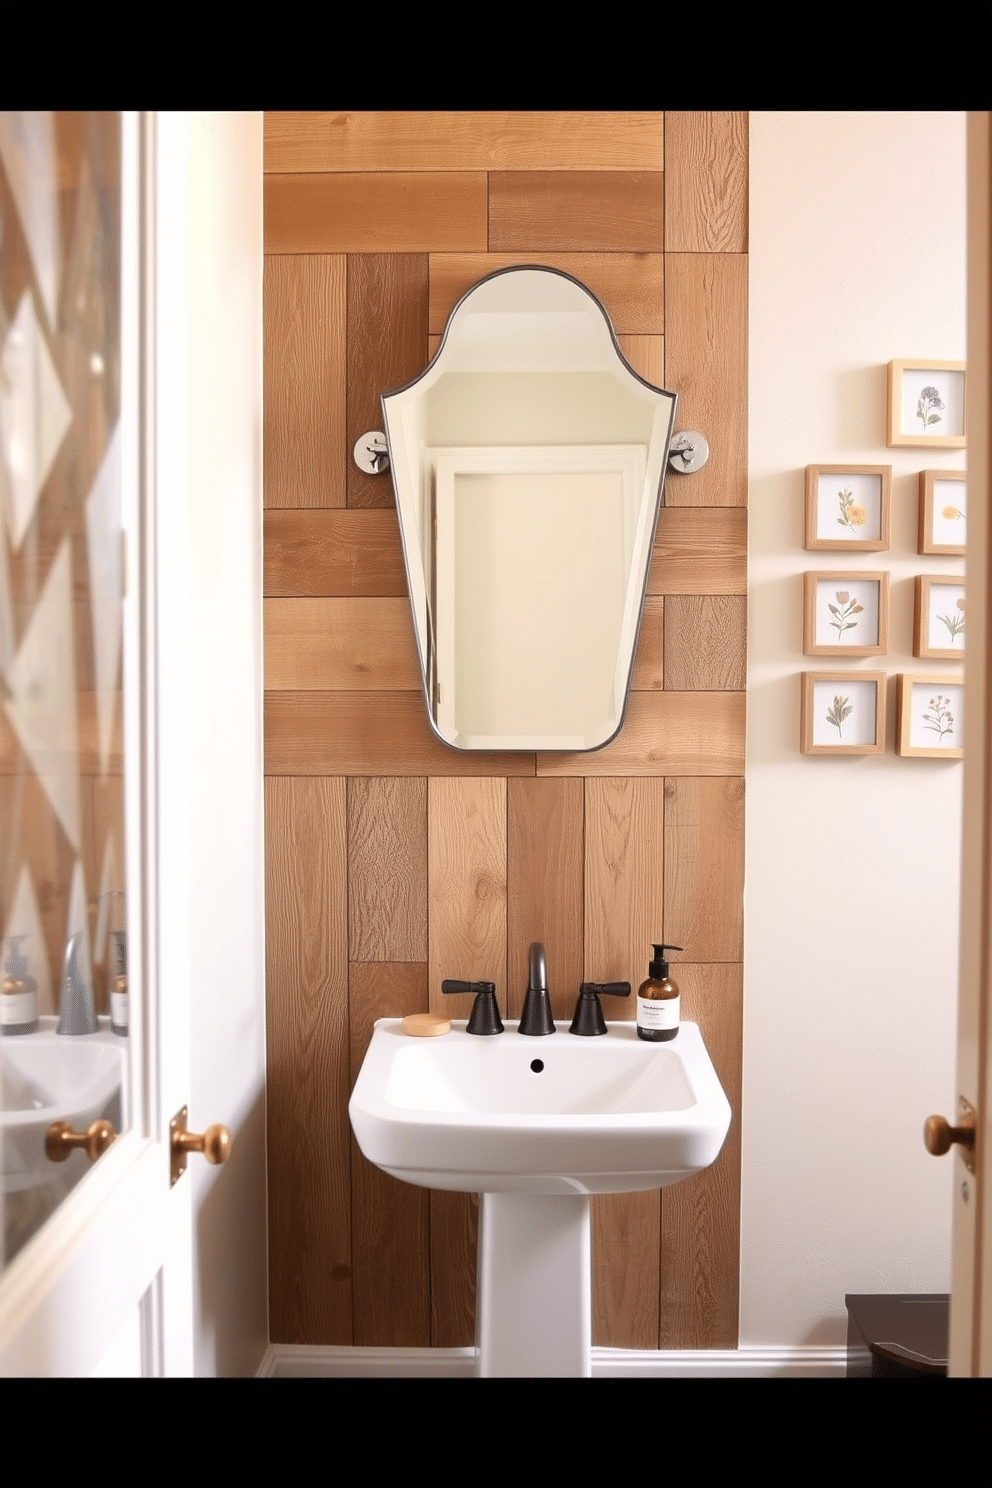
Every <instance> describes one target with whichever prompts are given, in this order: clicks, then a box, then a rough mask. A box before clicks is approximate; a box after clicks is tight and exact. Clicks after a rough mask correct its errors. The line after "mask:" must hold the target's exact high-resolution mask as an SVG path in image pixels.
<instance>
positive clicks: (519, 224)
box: [489, 170, 665, 253]
mask: <svg viewBox="0 0 992 1488" xmlns="http://www.w3.org/2000/svg"><path fill="white" fill-rule="evenodd" d="M664 199H665V191H664V177H663V175H662V174H661V172H660V171H623V172H619V171H551V170H538V171H492V172H491V173H490V176H489V248H490V251H491V252H493V253H515V252H516V253H519V252H525V253H531V252H535V251H538V252H546V253H554V252H556V251H557V252H559V253H567V252H571V253H576V252H578V253H660V252H661V250H662V248H663V246H664Z"/></svg>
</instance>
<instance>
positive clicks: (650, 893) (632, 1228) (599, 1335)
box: [585, 777, 665, 1348]
mask: <svg viewBox="0 0 992 1488" xmlns="http://www.w3.org/2000/svg"><path fill="white" fill-rule="evenodd" d="M585 790H586V862H585V885H586V890H585V899H586V929H585V944H586V955H585V978H586V980H588V981H596V982H600V981H603V982H605V981H629V982H630V983H631V997H630V999H629V1000H628V1001H626V1002H622V1001H620V1000H619V999H617V1000H615V1001H614V1000H612V999H607V1000H606V1003H607V1005H606V1008H605V1011H606V1016H607V1018H630V1017H633V1016H634V1014H635V1012H636V1007H635V1005H634V1002H633V998H634V996H635V994H636V990H637V987H638V986H639V985H640V983H641V982H642V981H643V979H644V977H645V975H646V974H647V963H648V961H649V960H650V958H651V944H652V942H653V941H654V940H656V939H657V938H658V937H659V936H660V934H661V924H660V919H661V914H662V907H663V903H664V840H665V832H664V824H665V791H664V781H663V780H649V779H630V778H627V779H614V778H610V777H605V778H600V779H587V780H586V782H585ZM642 968H643V970H642ZM592 1208H593V1340H594V1342H595V1343H597V1344H600V1345H602V1346H604V1347H614V1348H657V1347H658V1315H659V1314H658V1303H657V1299H658V1297H659V1285H660V1244H661V1240H660V1224H661V1204H660V1199H659V1195H658V1194H657V1193H634V1194H600V1195H597V1196H596V1198H595V1199H594V1200H593V1206H592Z"/></svg>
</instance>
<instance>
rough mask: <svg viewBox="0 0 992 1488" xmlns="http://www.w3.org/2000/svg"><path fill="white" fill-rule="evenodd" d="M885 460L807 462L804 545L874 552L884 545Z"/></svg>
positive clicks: (888, 486) (888, 479)
mask: <svg viewBox="0 0 992 1488" xmlns="http://www.w3.org/2000/svg"><path fill="white" fill-rule="evenodd" d="M891 493H892V466H891V465H807V466H806V547H807V548H808V549H810V550H814V551H817V550H819V551H831V552H839V551H841V550H842V549H848V550H849V551H853V552H856V553H877V552H880V551H881V550H882V549H884V548H887V547H888V546H889V507H890V497H891Z"/></svg>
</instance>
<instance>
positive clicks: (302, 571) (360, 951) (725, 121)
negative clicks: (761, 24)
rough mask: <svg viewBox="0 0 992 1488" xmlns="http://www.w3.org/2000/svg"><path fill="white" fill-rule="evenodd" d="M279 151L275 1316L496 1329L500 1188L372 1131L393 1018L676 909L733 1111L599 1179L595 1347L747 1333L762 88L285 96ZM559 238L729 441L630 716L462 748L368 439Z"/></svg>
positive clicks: (602, 951) (596, 952) (656, 365)
mask: <svg viewBox="0 0 992 1488" xmlns="http://www.w3.org/2000/svg"><path fill="white" fill-rule="evenodd" d="M265 172H266V175H265V249H266V260H265V336H266V343H265V508H266V510H265V682H266V712H265V759H266V777H267V779H266V855H267V885H268V890H267V903H266V925H267V950H266V962H267V969H266V975H267V998H268V1060H269V1098H268V1131H269V1138H268V1140H269V1216H270V1219H269V1222H270V1250H269V1255H270V1309H271V1319H270V1322H271V1337H272V1339H273V1341H274V1342H280V1343H310V1344H364V1345H379V1346H424V1345H434V1346H458V1345H466V1344H471V1343H472V1342H473V1339H474V1296H475V1233H476V1218H477V1212H478V1210H477V1202H476V1201H474V1200H473V1198H472V1197H471V1196H468V1195H461V1194H443V1193H428V1192H427V1191H426V1190H421V1189H417V1188H413V1187H410V1186H408V1185H405V1184H402V1183H398V1182H396V1181H395V1180H393V1179H391V1178H389V1177H387V1176H386V1175H385V1174H383V1173H381V1172H379V1171H378V1170H377V1169H376V1168H374V1167H372V1166H370V1165H369V1164H368V1163H367V1162H366V1161H365V1159H364V1158H363V1157H362V1156H361V1154H360V1152H359V1151H358V1148H357V1146H356V1145H355V1143H354V1140H353V1138H352V1136H351V1130H350V1126H349V1123H348V1113H347V1103H348V1096H349V1091H350V1088H351V1084H352V1082H353V1081H354V1079H355V1077H356V1074H357V1071H358V1068H359V1066H360V1064H361V1060H362V1057H363V1055H364V1052H365V1049H366V1047H367V1044H368V1040H369V1037H370V1035H371V1029H372V1024H373V1022H374V1020H375V1019H376V1018H377V1017H384V1016H398V1015H402V1014H405V1013H408V1012H413V1011H418V1010H426V1009H427V1008H428V1007H437V1006H438V1005H439V1003H440V1001H441V998H440V981H441V978H442V977H444V976H459V977H470V978H473V979H479V978H487V979H491V980H493V981H495V982H496V983H497V985H498V988H499V998H500V1005H501V1007H502V1008H503V1009H504V1011H505V1014H506V1015H508V1016H509V1017H515V1016H519V1012H520V1008H521V1005H522V1001H523V993H524V991H525V989H526V977H527V948H528V945H529V943H530V941H531V940H543V941H544V943H545V945H546V947H547V952H548V967H549V973H550V982H551V987H552V997H553V1003H554V1008H555V1015H556V1017H559V1018H568V1017H571V1013H572V1009H573V1005H574V1001H575V996H576V992H577V989H578V985H579V983H580V981H582V980H583V979H585V978H588V979H589V980H597V981H606V980H613V979H619V978H624V979H629V980H630V981H632V982H633V983H634V984H635V985H636V984H637V983H638V982H639V981H641V980H642V979H643V977H644V976H645V975H646V971H647V963H648V960H649V958H650V954H651V944H652V942H653V941H655V940H658V939H660V938H661V937H662V936H664V938H665V940H666V941H672V942H675V943H676V944H680V945H682V946H684V947H685V952H684V954H683V955H682V956H680V957H678V958H677V962H678V970H677V972H676V973H675V975H676V976H677V977H678V980H679V981H680V983H681V986H682V994H683V1009H684V1016H685V1017H686V1018H691V1019H695V1020H697V1021H698V1022H699V1023H700V1025H701V1027H702V1030H703V1035H704V1037H705V1039H706V1043H707V1046H708V1047H709V1049H710V1051H711V1052H712V1055H713V1059H714V1061H715V1063H716V1066H717V1069H718V1071H719V1074H720V1078H721V1080H722V1081H723V1085H724V1088H725V1089H726V1091H727V1094H728V1096H729V1098H730V1102H731V1105H732V1106H733V1110H734V1120H733V1125H732V1127H731V1131H730V1135H729V1137H728V1139H727V1142H726V1145H725V1147H724V1149H723V1152H722V1153H721V1155H720V1157H719V1159H718V1160H717V1162H716V1163H715V1164H714V1165H713V1167H712V1168H710V1169H709V1170H708V1171H707V1172H705V1173H702V1174H700V1175H698V1176H697V1177H695V1178H693V1179H691V1180H689V1181H687V1182H685V1183H682V1184H680V1185H676V1186H675V1187H673V1188H669V1189H665V1190H664V1191H663V1192H662V1193H660V1194H659V1193H647V1194H630V1195H616V1196H607V1197H603V1198H600V1199H597V1200H596V1201H595V1204H594V1235H593V1243H594V1258H593V1263H594V1285H595V1299H594V1342H595V1343H596V1344H601V1345H612V1346H617V1347H628V1348H640V1349H656V1348H727V1347H731V1348H733V1347H736V1345H737V1339H738V1252H739V1236H740V1222H739V1219H740V1215H739V1210H740V1115H741V1112H740V1088H741V1080H740V1069H741V999H742V955H743V914H742V905H743V874H744V799H743V790H744V781H743V772H744V686H745V627H746V594H747V558H746V552H747V532H746V510H745V507H746V499H747V494H746V493H747V485H746V481H747V464H746V433H747V393H746V387H747V384H746V367H747V324H746V315H747V116H746V115H744V114H737V113H723V114H716V113H661V112H658V113H628V114H620V113H588V114H583V113H573V114H567V115H561V114H554V113H543V114H542V113H455V114H449V113H430V112H422V113H409V114H408V113H296V114H289V113H284V114H272V115H268V116H267V118H266V125H265ZM528 262H531V263H533V262H537V263H546V264H551V265H554V266H558V267H561V268H564V269H566V270H567V271H568V272H570V273H572V274H575V275H576V276H577V277H578V278H579V279H581V280H583V281H584V282H585V283H586V284H588V285H589V287H590V288H591V289H592V290H593V291H594V292H595V293H596V294H597V295H598V296H599V297H600V298H601V299H602V301H603V303H604V304H605V306H606V309H607V311H608V312H609V314H610V316H611V318H612V321H613V324H614V327H615V329H616V332H617V335H618V337H619V340H620V343H621V346H622V348H623V350H624V353H625V355H626V356H627V358H628V359H629V360H630V362H631V364H632V365H633V366H634V367H635V368H636V370H638V371H639V372H641V374H642V375H643V376H645V377H647V378H648V379H649V380H651V381H653V382H655V383H658V384H659V385H661V386H663V387H667V388H671V389H672V390H673V391H675V392H677V393H678V394H679V397H680V407H679V416H678V425H679V427H681V428H697V429H702V430H703V431H704V432H705V433H706V435H707V437H708V439H709V441H710V447H711V450H712V455H711V459H710V461H709V464H708V465H707V466H706V468H705V469H704V470H702V471H701V472H699V473H698V474H696V475H694V476H691V477H681V478H680V477H678V476H669V478H668V482H667V487H666V505H665V508H664V510H663V511H662V513H661V520H660V522H659V527H658V534H657V541H656V545H655V552H654V558H653V562H652V566H651V576H650V581H649V595H648V601H647V609H646V614H645V620H644V625H643V627H642V633H641V638H640V645H639V650H638V656H637V661H636V667H635V673H634V681H633V691H632V695H631V700H630V706H629V710H628V714H627V721H626V723H625V725H624V728H623V730H622V732H621V733H620V735H619V737H618V738H617V740H616V741H615V742H614V743H613V744H611V745H609V746H608V747H607V748H606V749H604V750H602V751H600V752H598V753H595V754H547V755H545V754H540V755H536V756H535V755H534V754H524V755H520V754H459V753H457V752H454V751H451V750H448V749H446V748H445V747H444V746H443V745H441V744H439V743H438V742H437V740H436V739H435V738H434V736H433V734H432V733H431V731H430V728H429V727H428V723H427V718H426V714H425V709H424V704H423V701H422V697H421V692H420V683H419V678H418V673H417V667H416V658H415V652H414V645H413V636H412V625H411V622H410V618H409V614H408V611H407V603H406V597H405V595H406V589H405V579H404V570H403V561H402V554H401V550H400V541H399V532H398V527H397V522H396V516H395V507H394V500H393V492H392V486H391V483H390V481H389V478H388V477H378V478H376V477H370V476H366V475H363V474H362V472H361V471H359V470H358V469H357V468H356V467H355V465H354V463H353V461H352V459H351V449H352V446H353V444H354V442H355V440H356V439H357V438H358V436H359V435H360V434H361V433H363V432H364V431H365V430H367V429H374V428H381V427H382V417H381V411H380V408H379V401H378V400H379V395H380V393H382V392H384V391H387V390H388V389H390V388H392V387H396V386H399V385H400V384H402V383H404V382H407V381H408V380H409V379H411V378H412V377H414V376H415V375H416V374H417V373H419V372H420V371H421V370H422V369H423V367H424V366H425V365H426V363H427V361H428V358H429V356H430V355H431V353H432V352H433V350H434V349H435V348H436V346H437V344H438V339H439V337H440V334H441V332H442V331H443V328H444V324H445V320H446V318H447V315H448V313H449V311H450V310H451V308H452V306H453V305H454V303H455V301H456V300H457V298H458V296H459V295H460V294H461V293H462V292H463V291H464V290H465V289H467V288H468V287H469V286H470V285H471V284H473V283H474V282H475V281H476V280H477V279H479V278H481V277H482V276H483V275H484V274H487V273H489V272H490V271H491V270H493V269H494V268H497V267H500V266H502V265H505V264H512V263H528ZM444 1002H445V1005H446V1011H448V1012H451V1013H453V1014H454V1015H455V1016H458V1017H465V1016H467V1014H468V1005H469V1000H468V999H458V998H451V997H448V998H445V999H444ZM620 1008H621V1004H617V1007H616V1008H614V1007H611V1008H610V1010H609V1012H610V1015H611V1016H614V1017H616V1016H618V1015H620V1016H623V1015H624V1013H625V1014H626V1015H628V1016H629V1015H631V1014H632V1011H633V1009H632V1007H631V1006H629V1005H628V1006H627V1007H626V1008H625V1009H624V1013H621V1012H620Z"/></svg>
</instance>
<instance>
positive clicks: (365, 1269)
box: [349, 781, 430, 1348]
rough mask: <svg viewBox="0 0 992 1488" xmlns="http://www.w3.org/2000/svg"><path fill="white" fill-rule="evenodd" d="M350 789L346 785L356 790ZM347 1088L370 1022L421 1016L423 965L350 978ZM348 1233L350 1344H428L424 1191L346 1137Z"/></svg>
mask: <svg viewBox="0 0 992 1488" xmlns="http://www.w3.org/2000/svg"><path fill="white" fill-rule="evenodd" d="M354 784H355V782H354V781H350V782H349V786H351V785H354ZM349 1009H350V1027H351V1081H352V1085H354V1082H355V1080H357V1078H358V1071H359V1069H360V1068H361V1064H362V1060H363V1059H364V1058H365V1051H366V1050H367V1048H368V1044H369V1039H370V1038H371V1037H372V1027H373V1024H374V1023H375V1020H376V1018H403V1017H405V1016H406V1015H407V1013H417V1012H426V1010H427V965H426V963H425V962H420V963H417V962H405V963H401V964H397V963H392V964H390V963H386V962H382V961H380V962H377V963H375V964H373V965H369V964H358V965H354V964H353V965H352V966H351V968H350V974H349ZM351 1230H352V1254H353V1257H354V1262H353V1270H354V1277H353V1282H352V1291H353V1295H354V1309H355V1324H354V1336H355V1343H356V1345H359V1346H364V1347H367V1348H424V1347H426V1346H428V1345H429V1344H430V1223H429V1194H428V1192H427V1190H426V1189H425V1188H418V1187H417V1186H416V1185H415V1184H412V1183H401V1182H400V1180H399V1179H398V1178H392V1177H390V1175H389V1174H388V1173H384V1172H383V1171H382V1169H381V1168H377V1167H376V1166H375V1164H374V1163H370V1162H369V1161H368V1159H367V1158H365V1157H363V1156H362V1153H361V1151H360V1150H359V1147H358V1143H357V1142H356V1141H355V1140H354V1138H352V1159H351Z"/></svg>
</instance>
